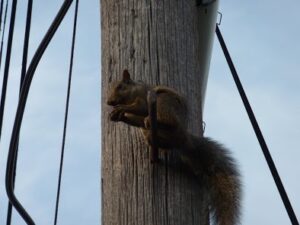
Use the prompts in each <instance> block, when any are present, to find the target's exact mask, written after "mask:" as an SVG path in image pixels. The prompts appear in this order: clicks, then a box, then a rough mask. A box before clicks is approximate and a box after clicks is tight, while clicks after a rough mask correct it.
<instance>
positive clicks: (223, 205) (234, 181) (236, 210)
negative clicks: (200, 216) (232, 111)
mask: <svg viewBox="0 0 300 225" xmlns="http://www.w3.org/2000/svg"><path fill="white" fill-rule="evenodd" d="M192 142H193V143H192V145H191V146H193V148H196V149H191V151H188V152H189V154H192V157H191V158H190V157H188V158H190V159H191V161H190V162H189V163H191V165H190V166H191V168H192V169H193V170H194V172H195V175H196V176H198V177H199V179H200V182H201V183H202V184H203V185H204V186H205V189H206V190H207V192H208V195H209V202H210V212H211V213H212V216H213V218H214V221H215V224H216V225H236V224H238V222H239V217H240V196H241V182H240V174H239V171H238V169H237V166H236V163H235V161H234V159H233V158H232V157H231V156H230V153H229V151H228V150H227V149H226V148H224V147H223V146H222V145H220V144H219V143H217V142H215V141H213V140H211V139H209V138H199V137H194V136H193V137H192Z"/></svg>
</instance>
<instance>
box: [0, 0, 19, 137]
mask: <svg viewBox="0 0 300 225" xmlns="http://www.w3.org/2000/svg"><path fill="white" fill-rule="evenodd" d="M17 2H18V1H17V0H13V1H12V6H11V15H10V25H9V33H8V41H7V49H6V58H5V67H4V74H3V82H2V92H1V102H0V140H1V134H2V124H3V116H4V108H5V99H6V89H7V81H8V76H9V66H10V57H11V49H12V42H13V37H14V27H15V18H16V11H17Z"/></svg>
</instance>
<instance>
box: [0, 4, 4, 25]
mask: <svg viewBox="0 0 300 225" xmlns="http://www.w3.org/2000/svg"><path fill="white" fill-rule="evenodd" d="M3 3H4V0H1V3H0V31H1V28H2V13H3Z"/></svg>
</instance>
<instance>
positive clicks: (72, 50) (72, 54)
mask: <svg viewBox="0 0 300 225" xmlns="http://www.w3.org/2000/svg"><path fill="white" fill-rule="evenodd" d="M78 4H79V0H76V4H75V12H74V24H73V36H72V46H71V58H70V67H69V78H68V90H67V97H66V108H65V119H64V130H63V137H62V146H61V156H60V166H59V175H58V184H57V194H56V204H55V215H54V225H56V224H57V218H58V207H59V197H60V190H61V178H62V171H63V162H64V153H65V142H66V134H67V124H68V114H69V102H70V92H71V84H72V74H73V59H74V49H75V40H76V27H77V17H78Z"/></svg>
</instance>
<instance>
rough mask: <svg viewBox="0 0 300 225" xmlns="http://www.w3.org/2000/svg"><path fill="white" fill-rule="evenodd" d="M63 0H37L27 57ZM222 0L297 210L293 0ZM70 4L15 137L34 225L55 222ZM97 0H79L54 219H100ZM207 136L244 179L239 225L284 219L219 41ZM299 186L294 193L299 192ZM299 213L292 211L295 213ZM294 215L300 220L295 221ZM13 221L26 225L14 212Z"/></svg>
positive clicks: (11, 88) (242, 70)
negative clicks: (228, 155) (227, 154)
mask: <svg viewBox="0 0 300 225" xmlns="http://www.w3.org/2000/svg"><path fill="white" fill-rule="evenodd" d="M61 3H62V0H52V1H41V0H36V1H34V8H33V21H32V33H31V42H30V54H29V55H30V57H29V58H31V57H32V54H33V53H34V50H35V49H36V47H37V45H38V43H39V42H40V40H41V38H42V36H43V35H44V33H45V31H46V30H47V28H48V26H49V24H50V22H51V20H52V19H53V17H54V15H55V13H56V11H57V10H58V8H59V6H60V4H61ZM284 3H285V4H283V2H282V1H271V0H260V1H259V0H254V1H233V0H226V1H225V0H223V1H221V3H220V11H221V12H222V13H223V20H222V25H221V27H220V29H221V31H222V32H223V36H224V39H225V41H226V43H227V45H228V48H229V51H230V53H231V55H232V58H233V61H234V63H235V65H236V68H237V70H238V72H239V74H240V78H241V81H242V82H243V84H244V87H245V89H246V92H247V94H248V97H249V100H250V102H251V103H252V106H253V110H254V112H255V113H256V115H257V120H258V122H259V123H260V126H261V129H262V131H263V133H264V134H265V138H266V141H267V143H268V145H269V148H270V151H271V153H272V155H273V158H274V161H275V163H276V165H277V167H278V170H279V173H280V175H281V177H282V180H283V182H284V184H285V186H286V190H287V192H288V194H289V196H290V199H291V202H292V204H293V206H294V209H295V212H296V213H298V214H299V212H300V201H299V194H298V192H299V191H298V190H300V182H299V181H298V179H299V177H300V166H299V163H298V162H299V158H300V157H299V146H300V139H299V137H300V128H299V127H300V118H299V117H300V116H299V115H300V97H299V96H300V88H299V87H300V72H299V71H300V45H299V42H298V40H300V19H299V15H298V13H299V9H300V3H299V1H296V0H288V1H285V2H284ZM26 4H27V3H26V1H19V4H18V14H17V20H16V31H15V42H14V46H13V54H12V64H11V70H10V80H9V82H8V95H7V105H6V110H5V122H4V128H3V136H2V140H1V145H0V224H5V218H6V206H7V198H6V193H5V190H4V171H5V166H6V156H7V150H8V142H9V139H10V133H11V128H12V122H13V119H14V114H15V109H16V102H17V96H18V88H17V87H18V82H19V74H20V68H21V55H20V52H21V47H22V43H23V32H24V28H23V25H24V20H25V19H24V18H25V9H26ZM73 9H74V6H73V7H72V8H71V10H70V11H69V13H68V15H67V17H66V18H65V20H64V22H63V24H62V26H61V28H60V29H59V30H58V32H57V34H56V36H55V38H54V39H53V42H52V43H51V44H50V46H49V48H48V50H47V51H46V54H45V57H44V58H43V60H42V61H41V64H40V65H39V67H38V69H37V72H36V76H35V78H34V80H33V83H32V89H31V91H30V95H29V99H28V105H27V109H26V112H25V117H24V123H23V126H22V131H21V139H20V160H19V166H18V176H17V188H16V191H17V196H18V197H19V198H20V200H21V202H22V203H24V206H25V207H26V208H27V209H28V211H29V212H30V214H31V215H32V216H33V218H34V220H35V221H36V222H37V224H52V223H53V215H54V206H55V194H56V184H57V172H58V167H59V152H60V145H61V136H62V127H63V113H64V102H65V95H66V85H67V83H66V82H67V70H68V64H69V59H68V57H69V52H70V45H71V23H72V18H73ZM99 12H100V9H99V1H98V0H90V1H81V2H80V7H79V18H78V36H77V44H76V53H75V61H74V78H73V86H72V93H71V102H70V119H69V125H68V135H67V142H66V155H65V166H64V173H63V183H62V192H61V205H60V213H59V220H58V222H59V224H62V225H69V224H88V225H90V224H91V225H94V224H100V180H99V178H100V151H99V149H100V138H99V137H100V104H99V102H100V15H99ZM204 120H205V122H206V124H207V126H206V132H205V135H206V136H210V137H212V138H214V139H216V140H218V141H220V142H222V143H224V144H225V145H226V146H227V147H229V148H230V149H231V150H232V151H233V153H234V155H235V157H236V158H237V160H238V161H239V164H240V167H241V170H242V174H243V183H244V200H243V210H242V211H243V217H242V224H243V225H253V224H257V225H260V224H262V225H269V224H270V225H271V224H272V225H273V224H278V225H281V224H289V219H288V217H287V214H286V212H285V209H284V207H283V204H282V202H281V199H280V197H279V194H278V192H277V189H276V187H275V184H274V182H273V180H272V178H271V175H270V172H269V170H268V168H267V165H266V163H265V160H264V158H263V154H262V152H261V150H260V148H259V145H258V142H257V140H256V138H255V135H254V132H253V130H252V128H251V125H250V122H249V120H248V118H247V115H246V112H245V110H244V108H243V105H242V102H241V100H240V98H239V95H238V92H237V90H236V88H235V85H234V83H233V80H232V78H231V74H230V72H229V69H228V66H227V64H226V61H225V58H224V56H223V53H222V51H221V50H220V46H219V43H218V42H217V41H216V40H215V45H214V49H213V55H212V61H211V69H210V75H209V80H208V86H207V93H206V101H205V112H204ZM297 191H298V192H297ZM298 218H299V216H298ZM299 219H300V218H299ZM13 224H16V225H19V224H20V225H21V224H24V223H23V222H22V220H21V219H20V217H19V216H18V215H17V213H14V217H13Z"/></svg>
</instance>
